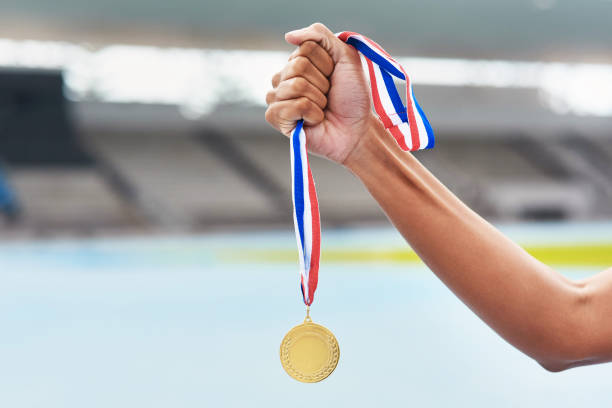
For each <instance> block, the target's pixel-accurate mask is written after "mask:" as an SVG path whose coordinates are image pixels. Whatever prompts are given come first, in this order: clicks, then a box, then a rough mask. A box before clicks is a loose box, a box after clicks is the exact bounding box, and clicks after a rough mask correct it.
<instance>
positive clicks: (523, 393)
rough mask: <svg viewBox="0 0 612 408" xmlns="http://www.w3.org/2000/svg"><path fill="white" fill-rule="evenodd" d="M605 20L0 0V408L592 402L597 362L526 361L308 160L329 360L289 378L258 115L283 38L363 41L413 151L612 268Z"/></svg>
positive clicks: (475, 4)
mask: <svg viewBox="0 0 612 408" xmlns="http://www.w3.org/2000/svg"><path fill="white" fill-rule="evenodd" d="M611 18H612V1H609V0H583V1H578V0H518V1H506V2H501V1H499V2H491V1H484V0H466V1H457V2H455V1H448V0H445V1H436V2H416V1H412V0H409V1H401V2H398V1H393V0H384V1H379V2H363V1H358V2H355V1H348V0H338V1H335V2H328V1H320V0H311V1H309V2H302V3H292V2H289V3H286V2H277V1H269V0H261V1H257V2H249V1H245V0H226V1H223V2H210V1H204V2H201V1H200V2H196V1H192V0H175V1H174V2H161V1H158V0H154V1H151V0H147V1H144V0H122V1H118V0H107V1H104V2H98V3H93V2H79V1H76V0H58V1H54V2H48V1H44V0H20V1H13V0H3V1H2V2H1V3H0V294H1V295H2V296H1V297H0V358H1V361H2V364H0V405H1V406H7V407H9V406H10V407H26V406H27V407H30V406H31V407H38V406H46V407H51V406H58V407H67V406H82V405H84V404H87V405H88V406H108V405H113V406H132V405H134V404H140V405H143V404H146V405H147V406H151V407H152V406H168V405H173V406H178V405H181V406H202V405H212V404H214V405H216V406H235V405H244V404H250V405H253V406H259V405H264V404H265V405H271V406H280V405H287V404H288V403H291V404H292V405H296V406H302V405H305V404H306V403H308V404H309V405H310V404H312V403H314V402H316V403H317V404H318V405H321V406H332V405H339V404H348V403H351V404H352V405H357V406H361V405H363V406H365V405H371V404H379V405H391V404H393V405H396V404H398V403H402V404H411V403H412V404H415V405H417V406H448V405H450V404H451V403H452V404H454V405H456V406H492V405H493V406H517V405H521V406H553V404H554V405H555V406H576V405H577V404H579V403H580V404H591V405H594V406H604V405H607V404H609V403H610V402H612V396H610V395H609V392H608V391H607V390H608V389H609V384H607V382H606V381H605V379H606V378H609V375H610V368H608V367H606V366H601V367H596V368H587V369H577V370H573V371H570V372H568V373H562V374H555V375H552V374H549V373H546V372H544V371H543V370H542V369H541V368H539V367H537V366H536V365H535V363H533V362H531V361H530V360H529V359H527V358H526V357H524V356H522V355H521V354H520V353H518V352H517V351H516V350H514V349H513V348H512V347H511V346H509V345H507V344H506V343H504V342H503V341H502V340H500V339H499V338H498V337H497V336H496V335H495V334H494V333H493V332H492V331H491V330H489V329H488V328H487V327H486V326H484V325H483V324H482V323H481V322H480V321H479V320H478V319H477V318H475V317H474V316H473V315H472V314H471V313H470V312H469V310H467V308H465V307H464V306H463V305H462V304H461V303H459V301H457V300H456V299H455V298H454V297H453V295H452V294H451V293H450V292H449V291H448V290H446V289H445V288H444V287H443V286H442V285H441V284H440V283H439V282H438V281H437V280H436V278H435V277H434V276H433V275H432V274H431V273H430V272H429V271H428V270H427V268H426V267H425V266H424V265H422V264H421V263H420V261H419V260H418V258H417V257H416V256H415V255H414V253H413V252H412V251H411V250H410V249H409V248H408V247H407V246H406V244H405V243H403V241H402V240H401V238H400V237H399V236H398V235H397V234H396V233H395V232H394V230H393V229H392V228H391V227H390V225H389V223H388V221H387V220H386V218H385V216H384V214H383V213H382V212H381V210H380V209H379V208H378V207H377V205H376V203H375V202H374V201H373V199H372V198H371V197H369V195H368V194H367V192H366V191H365V189H364V188H363V187H362V186H361V185H360V183H359V182H358V181H357V180H356V179H355V178H354V177H353V176H352V175H350V174H349V173H348V172H347V171H346V170H344V169H342V168H341V167H339V166H336V165H333V164H332V163H330V162H327V161H325V160H322V159H319V158H312V159H311V164H312V167H313V172H314V176H315V180H316V182H317V188H318V194H319V199H320V208H321V213H322V223H323V227H324V230H323V255H322V269H321V283H320V285H321V287H320V289H319V291H318V292H317V294H318V295H317V296H318V297H319V298H318V299H317V300H316V302H315V307H314V309H313V317H314V318H315V320H318V319H320V320H322V323H326V324H328V325H329V326H330V328H332V330H334V331H335V332H336V333H337V335H338V337H339V340H340V343H341V349H342V350H343V355H342V357H341V362H340V365H339V368H338V371H337V372H336V373H335V374H334V375H333V376H332V377H330V378H329V379H328V380H326V382H324V383H322V384H319V385H315V386H311V387H310V388H308V389H306V388H304V387H305V386H302V385H300V384H297V383H294V382H293V380H291V379H289V378H288V377H287V376H286V375H285V374H284V372H282V369H281V367H280V364H279V362H278V356H277V353H278V344H279V343H280V340H281V339H282V336H283V335H284V333H285V331H286V330H288V329H289V328H290V327H291V325H293V324H297V323H299V321H300V319H301V318H302V317H303V310H302V306H301V304H300V299H299V289H298V286H297V254H296V251H295V243H294V238H293V231H292V228H293V225H292V224H293V223H292V216H291V202H290V175H289V165H290V164H289V155H288V150H289V146H288V141H287V140H286V138H285V137H284V136H282V135H280V134H278V133H277V132H276V131H275V130H273V129H272V128H270V127H269V126H268V125H267V124H266V123H265V121H264V110H265V94H266V92H267V90H268V88H269V86H270V85H269V84H270V78H271V76H272V74H273V73H274V72H276V71H278V70H280V69H281V68H282V66H283V65H284V63H285V61H286V59H287V57H288V55H289V53H290V52H291V51H292V49H291V47H290V46H289V45H287V44H285V43H284V41H283V33H284V32H286V31H289V30H291V29H295V28H299V27H303V26H306V25H309V24H311V23H312V22H315V21H321V22H323V23H325V24H326V25H328V26H329V27H330V28H331V29H332V30H333V31H342V30H351V31H357V32H359V33H362V34H364V35H367V36H369V37H370V38H372V39H374V40H376V41H377V42H379V43H380V44H382V45H383V46H384V47H385V49H386V50H387V51H388V52H389V53H390V54H391V55H393V56H394V57H397V59H399V61H400V62H401V63H402V65H403V66H404V67H405V68H406V69H407V71H408V72H410V74H411V77H412V78H413V81H414V89H415V95H416V97H417V98H418V100H419V103H420V105H421V106H422V107H423V109H424V110H425V112H426V114H427V116H428V118H429V120H430V122H431V124H432V126H433V128H434V131H435V133H436V139H437V140H436V143H437V144H436V148H435V149H433V150H430V151H423V152H418V153H416V156H417V157H418V158H419V160H421V161H422V162H423V163H424V164H425V165H426V166H427V167H428V168H429V169H430V170H431V171H432V172H433V173H434V174H435V175H436V176H437V177H439V178H440V179H441V180H442V181H443V182H444V183H445V184H446V185H447V186H448V187H449V188H450V189H451V190H452V191H454V192H455V193H456V194H457V195H458V196H459V197H460V198H461V199H463V200H464V201H465V202H466V203H467V204H468V205H469V206H471V207H472V208H473V209H474V210H476V211H477V212H478V213H480V214H481V215H483V216H484V217H486V218H487V219H488V220H490V221H492V222H493V223H495V224H496V225H498V226H500V227H501V228H502V229H503V230H504V231H505V232H507V233H508V234H509V235H510V236H511V237H512V238H514V239H516V240H517V241H518V242H519V243H520V244H521V245H523V246H524V247H525V248H526V249H527V250H528V251H530V252H531V253H532V254H534V255H535V256H536V257H538V258H539V259H541V260H543V261H545V262H547V263H549V264H552V265H554V266H556V267H558V268H559V269H560V270H561V271H563V272H564V273H566V274H568V275H569V276H572V277H577V278H579V277H584V276H587V275H588V274H591V273H594V272H595V271H598V270H601V269H603V268H604V267H609V266H610V265H612V221H611V220H612V53H610V44H611V43H612V30H611V29H610V19H611ZM357 296H358V297H360V298H361V299H360V300H359V302H355V298H356V297H357ZM363 299H369V301H367V302H366V301H364V300H363ZM355 303H358V304H357V305H356V304H355ZM364 326H365V327H364ZM238 389H240V390H241V391H242V390H246V392H238V393H237V392H236V391H237V390H238ZM444 390H446V391H444ZM440 391H442V392H440ZM297 392H299V393H302V394H301V395H309V394H304V393H311V395H312V400H309V399H308V398H306V399H305V400H304V401H302V399H301V398H299V399H298V401H296V399H295V393H297Z"/></svg>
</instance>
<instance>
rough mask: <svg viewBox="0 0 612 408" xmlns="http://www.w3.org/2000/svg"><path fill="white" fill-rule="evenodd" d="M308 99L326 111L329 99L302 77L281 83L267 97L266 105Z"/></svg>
mask: <svg viewBox="0 0 612 408" xmlns="http://www.w3.org/2000/svg"><path fill="white" fill-rule="evenodd" d="M302 96H303V97H306V98H308V99H310V100H311V101H313V102H314V103H315V104H316V105H317V106H318V107H319V108H321V109H325V106H327V97H326V96H325V95H324V94H323V92H321V91H320V90H319V89H318V88H317V87H316V86H314V85H313V84H311V83H310V82H308V81H307V80H306V79H304V78H302V77H295V78H291V79H288V80H287V81H283V82H281V83H280V84H279V85H278V87H277V88H275V89H272V90H271V91H270V92H268V94H267V95H266V103H267V104H268V105H270V104H271V103H274V102H278V101H283V100H287V99H296V98H299V97H302Z"/></svg>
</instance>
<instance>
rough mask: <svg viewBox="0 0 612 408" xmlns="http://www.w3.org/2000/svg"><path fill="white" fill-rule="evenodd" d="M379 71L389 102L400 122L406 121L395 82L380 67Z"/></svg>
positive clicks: (403, 107) (404, 108)
mask: <svg viewBox="0 0 612 408" xmlns="http://www.w3.org/2000/svg"><path fill="white" fill-rule="evenodd" d="M380 72H381V75H382V78H383V80H384V81H385V87H386V88H387V93H388V94H389V97H390V98H391V102H392V103H393V108H395V112H396V113H397V114H398V115H399V117H400V119H401V120H402V122H404V123H408V115H407V114H406V107H405V106H404V103H403V102H402V98H400V96H399V93H398V92H397V87H396V86H395V82H393V77H392V76H391V75H389V73H388V72H387V71H385V70H384V69H382V67H381V70H380Z"/></svg>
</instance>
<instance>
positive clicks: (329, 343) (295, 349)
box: [280, 316, 340, 383]
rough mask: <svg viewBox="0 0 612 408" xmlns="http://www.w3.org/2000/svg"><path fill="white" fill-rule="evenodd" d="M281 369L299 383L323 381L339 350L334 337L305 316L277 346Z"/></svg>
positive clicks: (333, 367)
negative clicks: (302, 321) (278, 346)
mask: <svg viewBox="0 0 612 408" xmlns="http://www.w3.org/2000/svg"><path fill="white" fill-rule="evenodd" d="M280 359H281V364H282V365H283V368H284V369H285V371H286V372H287V374H289V375H290V376H291V377H293V378H295V379H296V380H298V381H301V382H307V383H314V382H319V381H321V380H324V379H325V378H327V377H328V376H329V375H330V374H331V373H332V372H333V371H334V370H335V369H336V366H337V365H338V360H339V359H340V347H339V346H338V341H337V340H336V337H335V336H334V334H333V333H332V332H331V331H329V330H328V329H327V328H325V327H323V326H321V325H320V324H316V323H313V322H312V320H311V319H310V317H308V316H307V317H306V319H305V320H304V323H302V324H300V325H298V326H295V327H294V328H293V329H291V330H289V332H288V333H287V334H286V335H285V337H284V338H283V341H282V342H281V345H280Z"/></svg>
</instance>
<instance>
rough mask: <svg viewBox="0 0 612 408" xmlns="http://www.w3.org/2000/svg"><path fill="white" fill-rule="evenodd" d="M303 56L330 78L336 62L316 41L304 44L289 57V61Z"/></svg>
mask: <svg viewBox="0 0 612 408" xmlns="http://www.w3.org/2000/svg"><path fill="white" fill-rule="evenodd" d="M298 56H302V57H306V58H308V59H309V60H310V62H312V64H313V65H314V66H315V67H317V69H318V70H319V71H321V73H322V74H323V75H325V76H326V77H328V76H330V75H331V73H332V71H333V70H334V60H332V58H331V56H330V55H329V54H328V53H327V51H325V50H324V49H323V47H321V46H320V45H319V44H317V43H316V42H314V41H305V42H303V43H302V44H301V45H300V46H299V47H298V48H297V49H296V50H295V51H294V52H293V53H292V54H291V56H290V57H289V61H291V60H292V59H294V58H296V57H298Z"/></svg>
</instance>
